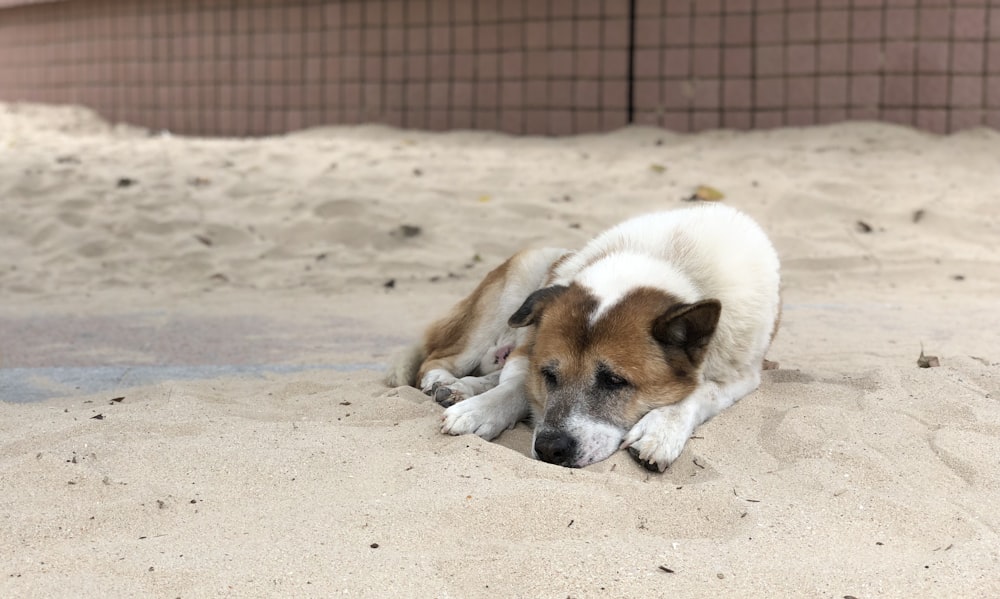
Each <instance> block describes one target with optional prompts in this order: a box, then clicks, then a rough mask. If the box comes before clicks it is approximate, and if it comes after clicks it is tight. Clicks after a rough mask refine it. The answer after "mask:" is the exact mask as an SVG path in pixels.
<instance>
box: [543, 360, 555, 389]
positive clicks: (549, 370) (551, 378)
mask: <svg viewBox="0 0 1000 599" xmlns="http://www.w3.org/2000/svg"><path fill="white" fill-rule="evenodd" d="M541 373H542V378H543V379H545V386H546V387H548V388H549V389H555V388H556V387H558V386H559V373H558V372H557V371H556V368H555V366H552V365H551V364H550V365H548V366H542V370H541Z"/></svg>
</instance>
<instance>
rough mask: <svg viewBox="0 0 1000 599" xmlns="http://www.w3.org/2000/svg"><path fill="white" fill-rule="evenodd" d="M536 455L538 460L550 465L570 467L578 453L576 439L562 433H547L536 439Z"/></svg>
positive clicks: (540, 434) (539, 435)
mask: <svg viewBox="0 0 1000 599" xmlns="http://www.w3.org/2000/svg"><path fill="white" fill-rule="evenodd" d="M535 453H536V454H537V455H538V459H540V460H542V461H543V462H548V463H550V464H559V465H561V466H569V465H570V464H569V463H568V462H569V461H570V459H572V457H573V454H574V453H576V439H574V438H573V437H571V436H569V435H567V434H566V433H564V432H562V431H545V432H542V433H539V434H538V436H536V437H535Z"/></svg>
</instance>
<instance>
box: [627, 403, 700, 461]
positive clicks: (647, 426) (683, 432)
mask: <svg viewBox="0 0 1000 599" xmlns="http://www.w3.org/2000/svg"><path fill="white" fill-rule="evenodd" d="M692 432H693V426H692V425H691V424H690V422H689V419H687V418H685V414H684V413H683V412H681V411H679V410H672V409H671V406H668V407H665V408H659V409H657V410H653V411H652V412H650V413H648V414H646V415H645V416H643V417H642V420H640V421H639V422H638V423H636V425H635V426H633V427H632V430H630V431H629V432H628V434H627V435H625V440H624V441H622V445H621V446H622V447H623V448H624V447H627V448H628V452H629V453H630V454H631V455H632V457H633V458H635V459H636V460H637V461H638V462H639V463H640V464H642V465H643V466H644V467H645V468H646V469H648V470H656V471H659V472H663V471H664V470H666V469H667V466H669V465H670V464H671V463H672V462H673V461H674V460H676V459H677V456H679V455H680V454H681V451H683V450H684V444H685V443H687V440H688V438H689V437H690V436H691V433H692Z"/></svg>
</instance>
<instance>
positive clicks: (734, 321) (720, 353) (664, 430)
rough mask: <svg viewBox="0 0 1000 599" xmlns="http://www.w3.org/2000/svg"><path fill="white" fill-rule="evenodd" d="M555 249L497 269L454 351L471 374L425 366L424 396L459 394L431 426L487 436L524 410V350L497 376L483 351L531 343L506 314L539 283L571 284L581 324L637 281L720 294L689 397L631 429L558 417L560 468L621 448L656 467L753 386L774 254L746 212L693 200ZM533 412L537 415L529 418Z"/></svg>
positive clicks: (772, 310) (688, 298) (771, 309)
mask: <svg viewBox="0 0 1000 599" xmlns="http://www.w3.org/2000/svg"><path fill="white" fill-rule="evenodd" d="M561 256H563V252H562V251H561V250H535V251H530V252H525V253H523V254H521V255H520V257H519V258H520V260H519V261H518V262H517V264H515V265H514V266H513V267H511V268H510V269H508V274H507V277H506V282H505V283H504V287H503V291H502V293H501V294H500V298H499V301H498V302H497V305H496V309H495V311H494V313H493V314H490V315H487V317H486V318H484V319H482V320H481V322H480V324H478V325H477V327H476V328H477V330H476V331H475V333H474V334H473V335H471V336H470V338H469V339H470V341H469V343H468V346H467V348H466V351H463V352H462V358H461V360H460V361H461V363H462V364H463V365H465V366H473V365H475V366H477V367H478V370H479V375H480V376H464V377H462V376H456V375H461V374H467V373H470V372H471V371H472V370H473V368H467V369H466V368H462V372H461V373H455V372H447V371H442V370H430V371H429V372H427V373H426V374H425V375H424V376H423V379H422V380H421V381H419V383H420V387H421V388H422V389H424V390H425V391H427V392H431V391H433V390H434V389H436V388H440V387H446V388H448V389H449V390H450V392H453V393H454V394H455V396H456V397H457V398H459V399H461V398H464V397H468V399H465V400H464V401H458V402H457V403H454V405H451V406H450V407H448V408H447V409H446V410H445V411H444V414H443V416H442V424H441V431H442V432H444V433H448V434H452V435H461V434H469V433H472V434H476V435H479V436H481V437H483V438H485V439H492V438H494V437H496V436H497V435H499V434H500V433H501V432H503V431H504V430H505V429H507V428H511V427H513V426H514V425H515V424H516V423H517V422H518V421H520V420H522V419H524V418H525V417H527V416H528V415H529V413H530V411H531V408H530V402H529V399H528V397H527V395H526V393H525V379H526V376H527V375H528V368H529V364H530V354H528V355H526V354H524V353H518V352H516V351H515V353H514V354H513V355H512V356H511V357H510V358H509V359H508V360H507V361H506V363H505V364H503V367H502V370H500V371H499V372H498V371H497V368H499V366H497V365H496V364H493V363H492V360H491V356H493V355H494V352H495V351H497V348H499V347H501V346H503V345H504V344H513V345H514V346H515V347H519V348H521V347H528V346H530V345H531V344H532V342H533V337H532V335H533V334H534V333H535V331H534V328H535V327H524V328H518V329H512V328H510V327H509V326H508V324H507V319H508V317H509V316H510V315H511V314H513V313H514V312H515V311H516V310H517V309H518V307H519V306H520V305H521V303H522V302H523V301H524V300H525V298H526V297H527V296H528V295H529V294H531V293H532V292H533V291H535V290H537V289H538V288H539V287H541V286H542V283H543V282H545V283H546V286H548V285H570V284H576V285H579V286H582V287H583V288H585V289H586V290H587V291H588V292H589V293H590V294H591V295H592V296H593V297H594V298H596V299H597V301H598V307H597V308H596V310H594V312H593V313H592V314H591V315H590V325H591V326H593V325H594V323H596V322H597V321H599V320H600V319H601V318H602V316H603V315H604V314H605V313H607V311H608V310H609V309H611V308H612V307H614V306H616V305H617V304H618V303H620V302H622V301H627V300H623V298H626V297H627V295H628V293H629V292H630V291H631V290H635V289H638V288H650V287H652V288H655V289H658V290H661V291H663V292H664V293H665V294H668V295H669V296H670V297H674V298H677V299H679V300H680V301H681V302H684V303H694V302H698V301H700V300H705V299H716V300H719V301H720V302H721V304H722V310H721V314H720V316H719V320H718V324H717V327H716V329H715V333H714V335H713V337H712V338H711V341H710V342H709V345H708V348H707V350H706V352H705V355H704V360H703V362H702V364H701V368H700V372H699V373H698V379H697V386H696V388H695V390H694V392H693V393H691V394H690V395H688V396H687V397H685V398H684V399H682V400H680V401H678V402H676V403H672V404H670V405H665V406H663V407H659V408H656V409H652V410H651V411H649V412H648V413H646V414H645V415H644V416H642V418H641V419H640V420H639V421H638V422H637V423H636V424H634V426H632V427H631V429H630V430H621V429H620V428H619V427H616V426H613V425H611V424H609V423H606V422H604V421H602V420H599V419H593V418H589V417H588V416H587V415H585V414H582V413H580V414H577V413H575V412H574V413H573V415H571V416H570V417H569V418H568V419H567V421H566V422H567V425H566V426H569V427H571V428H572V429H573V434H574V435H575V436H576V439H577V441H578V442H579V444H580V448H579V451H578V455H579V456H581V457H580V458H579V459H578V461H577V462H576V463H573V464H571V465H575V466H583V465H586V464H589V463H593V462H596V461H599V460H603V459H606V458H607V457H608V456H610V455H611V454H612V453H614V451H616V450H617V449H618V448H625V447H628V448H630V451H631V452H632V453H633V455H635V456H636V457H637V458H638V459H639V460H640V461H642V462H643V463H645V464H647V465H654V466H655V467H657V468H658V469H659V470H660V471H662V470H664V469H665V468H666V467H667V466H668V465H669V464H670V463H671V462H673V461H674V460H675V459H676V458H677V456H678V455H680V453H681V451H682V449H683V447H684V445H685V443H686V442H687V439H688V438H689V437H690V436H691V434H692V433H693V431H694V429H695V427H697V426H698V425H699V424H701V423H702V422H704V421H706V420H708V419H709V418H711V417H712V416H714V415H716V414H718V413H719V412H720V411H722V410H724V409H725V408H727V407H729V406H731V405H732V404H733V403H734V402H736V401H737V400H739V399H740V398H742V397H743V396H745V395H747V394H748V393H750V392H752V391H753V390H755V389H756V388H757V386H758V385H759V384H760V380H761V374H760V372H761V367H762V363H763V362H764V355H765V352H766V351H767V349H768V347H769V345H770V342H771V338H772V336H773V334H774V332H775V330H776V326H777V321H778V318H779V312H780V298H779V284H780V280H779V262H778V257H777V254H776V252H775V251H774V248H773V246H772V245H771V243H770V241H769V240H768V238H767V236H766V235H765V234H764V232H763V231H762V230H761V229H760V227H759V226H758V225H757V224H756V223H755V222H754V221H753V220H752V219H750V218H749V217H748V216H746V215H744V214H743V213H741V212H739V211H737V210H735V209H733V208H731V207H728V206H725V205H721V204H704V205H698V206H694V207H690V208H686V209H681V210H674V211H668V212H661V213H655V214H650V215H645V216H640V217H638V218H634V219H631V220H628V221H626V222H624V223H622V224H620V225H618V226H616V227H614V228H612V229H610V230H608V231H606V232H604V233H602V234H601V235H599V236H597V237H596V238H595V239H594V240H593V241H591V242H590V243H589V244H587V245H586V246H585V247H584V248H583V249H582V250H580V251H579V252H576V253H574V254H572V255H570V256H568V257H563V259H561V260H560V257H561ZM550 267H551V269H552V272H551V273H550V274H549V276H548V280H547V281H545V279H546V276H545V275H546V273H547V272H548V271H549V269H550ZM632 342H633V340H629V339H622V340H621V343H622V344H628V343H632ZM544 416H545V415H544V414H543V413H536V414H535V420H536V422H541V420H542V419H543V418H544ZM537 430H538V429H537V428H536V431H537ZM533 445H534V444H533Z"/></svg>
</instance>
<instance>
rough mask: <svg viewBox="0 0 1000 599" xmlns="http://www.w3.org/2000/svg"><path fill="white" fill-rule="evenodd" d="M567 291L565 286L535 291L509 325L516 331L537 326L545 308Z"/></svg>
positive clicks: (512, 317) (512, 316)
mask: <svg viewBox="0 0 1000 599" xmlns="http://www.w3.org/2000/svg"><path fill="white" fill-rule="evenodd" d="M566 289H568V287H566V286H565V285H552V286H551V287H542V288H541V289H539V290H538V291H535V292H534V293H532V294H531V295H529V296H528V299H526V300H524V303H523V304H521V307H520V308H518V309H517V312H514V314H512V315H511V317H510V318H509V319H508V320H507V324H508V325H509V326H510V327H512V328H515V329H516V328H519V327H526V326H528V325H532V324H535V323H536V322H538V318H539V317H540V316H541V314H542V310H543V309H544V308H545V306H547V305H548V304H549V303H550V302H551V301H552V300H554V299H556V298H557V297H559V296H560V295H562V294H563V292H564V291H566Z"/></svg>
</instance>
